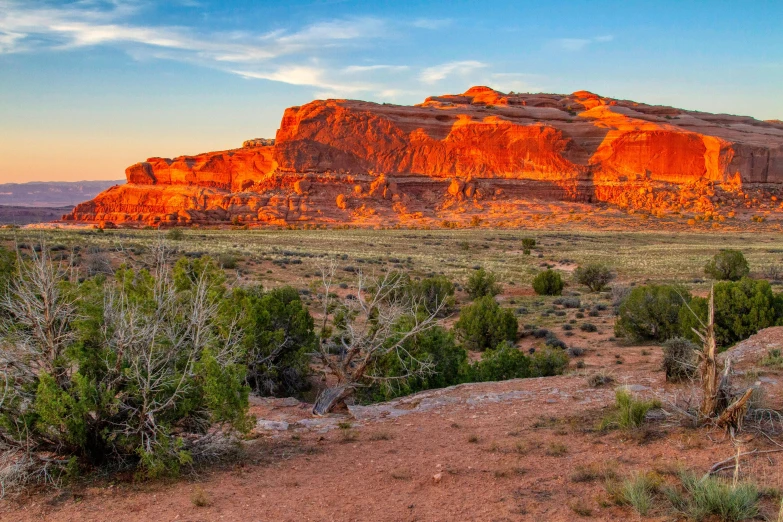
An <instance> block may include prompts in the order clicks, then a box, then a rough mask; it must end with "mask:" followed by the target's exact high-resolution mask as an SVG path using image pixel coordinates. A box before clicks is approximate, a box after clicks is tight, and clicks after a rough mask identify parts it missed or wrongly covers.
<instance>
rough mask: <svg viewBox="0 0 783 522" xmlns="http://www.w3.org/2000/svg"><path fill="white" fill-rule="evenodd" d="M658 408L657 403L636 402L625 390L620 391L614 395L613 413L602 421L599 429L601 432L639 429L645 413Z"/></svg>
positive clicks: (650, 401)
mask: <svg viewBox="0 0 783 522" xmlns="http://www.w3.org/2000/svg"><path fill="white" fill-rule="evenodd" d="M660 407H661V404H660V403H659V402H658V401H655V400H649V401H645V400H637V399H635V398H634V397H633V396H632V395H631V394H630V393H629V392H627V391H626V390H622V389H620V390H617V392H616V393H615V411H614V412H613V413H612V414H611V415H609V416H607V417H606V418H604V419H603V421H602V422H601V426H600V427H601V429H602V430H606V429H621V430H630V429H635V428H640V427H641V426H642V424H644V418H645V417H646V415H647V412H648V411H650V410H651V409H654V408H660Z"/></svg>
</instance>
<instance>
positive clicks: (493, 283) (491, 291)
mask: <svg viewBox="0 0 783 522" xmlns="http://www.w3.org/2000/svg"><path fill="white" fill-rule="evenodd" d="M465 291H466V292H467V293H468V295H469V296H470V298H471V299H478V298H480V297H485V296H490V297H494V296H496V295H498V294H499V293H500V292H501V288H500V285H499V284H498V283H497V277H496V276H495V274H493V273H492V272H487V271H486V270H484V269H483V268H479V269H478V270H476V271H475V272H473V273H472V274H471V275H470V277H469V278H468V283H467V284H466V285H465Z"/></svg>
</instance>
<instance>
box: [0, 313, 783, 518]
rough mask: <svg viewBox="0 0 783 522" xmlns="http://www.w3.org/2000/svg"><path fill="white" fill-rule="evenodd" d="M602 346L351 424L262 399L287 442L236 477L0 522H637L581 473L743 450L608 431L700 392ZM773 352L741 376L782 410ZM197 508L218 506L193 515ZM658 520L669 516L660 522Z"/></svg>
mask: <svg viewBox="0 0 783 522" xmlns="http://www.w3.org/2000/svg"><path fill="white" fill-rule="evenodd" d="M600 346H601V347H600V349H596V348H595V346H593V347H592V348H589V349H588V350H587V353H586V355H585V357H583V358H581V359H583V360H584V361H585V367H584V369H580V370H574V371H572V373H571V374H569V375H566V376H560V377H551V378H541V379H524V380H513V381H506V382H500V383H483V384H470V385H460V386H456V387H452V388H448V389H445V390H432V391H428V392H423V393H420V394H417V395H414V396H411V397H406V398H403V399H399V400H397V401H393V402H392V403H385V404H381V405H375V406H372V407H364V408H362V407H359V408H353V409H352V411H353V414H354V417H353V418H348V417H347V416H345V415H343V416H334V417H330V418H325V419H317V420H313V419H312V418H311V417H310V415H309V407H308V405H305V404H301V405H300V404H298V402H297V401H294V400H291V399H284V400H281V399H275V400H255V401H254V405H253V413H254V414H256V415H257V417H258V418H259V419H262V421H260V422H259V426H265V427H266V428H280V429H262V428H261V427H259V428H258V429H257V433H258V435H259V436H258V438H256V439H254V440H251V441H247V442H246V443H245V446H246V455H245V456H244V457H243V458H242V459H241V460H240V461H238V462H237V463H235V464H232V465H226V466H221V467H220V468H216V469H213V470H208V471H201V472H200V473H199V474H198V475H197V476H196V477H195V478H190V479H182V480H180V481H174V482H171V483H161V482H156V483H142V484H134V483H132V482H116V481H115V482H100V483H99V485H96V483H95V482H93V483H92V484H91V485H89V486H80V487H72V489H66V490H63V491H60V492H48V493H39V494H36V495H33V496H29V497H24V498H17V499H14V500H7V501H3V502H0V519H2V520H43V519H46V520H62V521H65V520H89V521H99V520H101V521H102V520H129V521H146V520H183V521H211V520H227V521H230V520H237V521H238V520H259V521H327V520H330V521H331V520H339V521H366V520H377V521H455V520H456V521H465V520H481V521H484V520H486V521H516V520H536V521H571V520H579V519H582V518H584V519H586V520H588V519H589V520H618V519H627V518H633V519H637V518H638V515H636V513H635V512H632V511H631V509H630V508H628V507H622V506H616V505H614V504H613V503H612V502H611V499H610V497H609V495H608V494H607V492H606V487H605V484H604V480H603V479H600V478H599V479H596V480H579V478H578V477H576V476H574V472H575V471H576V470H577V469H578V468H579V467H580V466H590V465H592V466H601V467H603V468H606V469H612V470H614V471H615V472H616V473H617V474H618V475H620V476H621V477H622V476H626V475H628V474H630V473H632V472H634V471H637V470H639V471H648V470H654V471H656V472H658V473H659V474H661V475H662V476H664V477H668V476H669V475H671V474H672V473H673V472H674V471H676V470H677V469H678V468H680V467H686V468H688V469H692V470H694V471H696V472H697V473H699V474H701V473H704V472H705V471H706V470H707V469H709V467H710V466H711V465H712V464H713V463H714V462H717V461H720V460H722V459H724V458H727V457H730V456H731V455H732V454H733V453H734V452H735V449H734V447H733V446H732V442H731V441H730V440H729V438H728V437H727V436H725V435H724V434H723V433H722V432H719V431H715V430H708V429H706V428H702V429H692V428H685V427H681V426H678V425H676V422H675V421H674V420H673V419H672V418H671V417H665V416H658V417H657V418H655V419H652V420H651V421H650V422H649V425H650V428H649V429H646V430H642V431H641V432H638V433H624V432H621V431H608V432H600V431H597V430H595V429H594V428H595V425H596V424H597V423H598V422H599V421H600V419H601V418H603V417H604V416H605V415H606V414H607V413H608V412H609V411H610V408H611V405H612V404H613V403H614V387H615V386H617V385H627V386H629V387H630V389H631V390H633V391H635V392H636V393H638V394H639V395H642V396H657V397H659V398H661V399H662V400H663V401H664V403H665V402H666V400H669V399H671V398H672V397H674V396H678V397H683V396H685V395H687V394H688V393H689V390H690V387H689V386H687V385H678V386H674V385H669V384H666V383H665V381H664V375H663V372H662V371H660V364H661V354H660V348H658V347H656V346H646V347H641V346H632V347H623V346H618V345H615V344H614V343H608V342H605V344H604V343H602V344H601V345H600ZM776 346H777V347H781V346H783V328H770V329H767V330H765V331H763V332H761V333H759V334H758V335H757V336H754V337H753V338H751V339H749V340H748V341H746V342H744V343H742V344H741V345H738V347H737V348H735V349H734V350H735V351H736V352H737V355H741V357H738V363H737V364H736V365H735V369H736V370H737V371H739V372H745V374H744V377H741V379H744V380H745V381H747V382H750V383H752V382H754V381H755V382H757V383H759V384H760V386H761V387H762V388H764V391H765V396H766V398H767V400H768V401H769V403H770V404H769V405H770V406H773V407H775V408H781V406H783V404H781V402H782V401H783V393H781V392H782V391H783V372H781V371H780V370H775V371H773V370H769V369H766V368H764V369H763V370H759V369H758V367H757V365H756V363H757V361H758V360H759V359H760V358H761V357H762V356H763V355H765V354H766V352H767V350H768V349H770V348H772V347H776ZM618 357H619V359H621V360H622V361H623V363H622V364H617V363H616V362H615V361H616V360H618ZM572 365H573V363H572ZM597 371H608V372H609V373H611V375H612V376H613V377H614V379H615V384H614V385H610V386H608V387H600V388H591V387H590V386H589V385H588V384H587V379H586V377H587V376H589V375H591V374H593V373H596V372H597ZM300 420H304V424H302V423H300V422H299V421H300ZM263 421H276V422H280V421H285V422H287V423H288V426H287V429H282V428H286V425H285V424H273V423H268V422H267V423H264V422H263ZM339 422H350V423H351V427H350V428H347V427H345V425H343V427H339V426H338V423H339ZM742 441H743V442H742V451H749V450H751V449H753V448H759V449H761V450H765V449H774V448H776V447H777V446H775V445H774V444H775V442H773V441H770V440H768V439H767V438H766V437H764V436H762V435H760V434H753V433H750V434H747V433H746V434H743V438H742ZM778 443H780V441H778ZM781 469H783V453H771V454H766V455H763V457H762V456H759V457H753V456H751V457H748V458H746V459H743V461H742V467H741V471H742V473H741V475H742V476H743V478H750V479H753V480H755V481H757V482H758V483H759V484H761V485H763V486H767V487H774V488H783V472H781V471H780V470H781ZM194 495H201V496H202V498H203V500H204V501H205V503H206V504H208V505H206V506H203V507H199V506H196V505H195V502H194ZM769 504H771V501H770V502H769ZM765 509H767V510H768V511H771V509H772V507H771V505H765ZM577 511H579V512H580V513H581V515H580V514H578V513H577ZM588 511H589V514H587V513H588ZM645 520H672V515H671V514H670V513H666V512H664V511H662V510H660V509H659V510H657V511H655V512H654V513H653V514H652V515H651V516H650V517H647V518H645Z"/></svg>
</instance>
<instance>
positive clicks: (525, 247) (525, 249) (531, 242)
mask: <svg viewBox="0 0 783 522" xmlns="http://www.w3.org/2000/svg"><path fill="white" fill-rule="evenodd" d="M535 246H536V240H535V239H534V238H532V237H523V238H522V253H523V254H525V255H528V256H529V255H530V251H531V250H532V249H533V248H535Z"/></svg>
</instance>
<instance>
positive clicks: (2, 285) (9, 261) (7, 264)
mask: <svg viewBox="0 0 783 522" xmlns="http://www.w3.org/2000/svg"><path fill="white" fill-rule="evenodd" d="M15 275H16V252H13V251H11V250H8V249H7V248H4V247H1V246H0V297H2V296H4V295H5V294H6V292H7V291H8V286H9V284H10V283H11V281H12V280H13V278H14V277H15Z"/></svg>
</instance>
